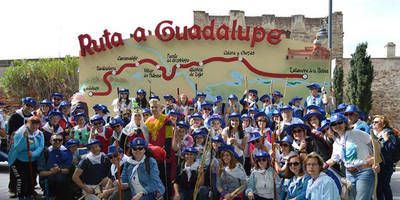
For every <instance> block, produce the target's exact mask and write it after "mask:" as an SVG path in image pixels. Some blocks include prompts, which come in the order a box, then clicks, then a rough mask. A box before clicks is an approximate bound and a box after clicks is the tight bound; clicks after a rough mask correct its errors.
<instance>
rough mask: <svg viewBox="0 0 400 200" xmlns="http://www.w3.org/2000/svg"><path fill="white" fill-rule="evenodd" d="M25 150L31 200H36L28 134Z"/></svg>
mask: <svg viewBox="0 0 400 200" xmlns="http://www.w3.org/2000/svg"><path fill="white" fill-rule="evenodd" d="M26 131H28V130H26ZM26 148H27V153H28V165H29V173H30V174H29V176H30V177H31V186H32V188H31V189H32V193H33V194H32V199H33V200H35V199H36V196H35V194H34V193H35V185H34V184H35V182H34V179H33V167H32V157H31V154H30V153H29V152H30V149H31V145H30V143H29V132H28V134H27V136H26Z"/></svg>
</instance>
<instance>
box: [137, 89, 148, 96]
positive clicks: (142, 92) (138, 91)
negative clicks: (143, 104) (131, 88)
mask: <svg viewBox="0 0 400 200" xmlns="http://www.w3.org/2000/svg"><path fill="white" fill-rule="evenodd" d="M136 94H137V95H139V94H144V95H146V91H145V90H144V89H141V88H140V89H138V90H137V91H136Z"/></svg>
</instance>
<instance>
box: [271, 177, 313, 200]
mask: <svg viewBox="0 0 400 200" xmlns="http://www.w3.org/2000/svg"><path fill="white" fill-rule="evenodd" d="M310 178H311V177H310V176H308V175H304V176H303V178H301V179H300V180H299V181H298V182H297V183H295V179H296V177H293V178H291V179H285V180H284V183H283V184H282V186H281V193H280V195H279V197H280V200H288V199H292V198H294V197H296V200H306V191H307V184H308V180H310Z"/></svg>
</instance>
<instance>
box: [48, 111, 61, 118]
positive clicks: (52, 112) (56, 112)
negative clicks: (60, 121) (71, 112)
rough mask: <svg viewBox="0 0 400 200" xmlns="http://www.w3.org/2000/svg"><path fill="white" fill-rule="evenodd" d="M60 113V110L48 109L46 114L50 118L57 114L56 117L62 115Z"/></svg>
mask: <svg viewBox="0 0 400 200" xmlns="http://www.w3.org/2000/svg"><path fill="white" fill-rule="evenodd" d="M62 115H63V114H62V113H61V112H60V111H58V110H52V111H50V112H49V114H48V116H47V117H48V118H49V119H50V118H52V117H54V116H58V117H62Z"/></svg>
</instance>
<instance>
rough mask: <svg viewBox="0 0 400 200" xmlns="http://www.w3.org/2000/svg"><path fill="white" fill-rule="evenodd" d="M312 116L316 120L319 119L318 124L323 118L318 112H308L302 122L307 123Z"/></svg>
mask: <svg viewBox="0 0 400 200" xmlns="http://www.w3.org/2000/svg"><path fill="white" fill-rule="evenodd" d="M313 116H315V117H317V118H318V119H319V121H320V122H321V121H322V119H323V117H324V116H322V113H320V112H318V111H317V112H315V111H311V112H308V113H307V114H305V115H304V117H303V120H304V121H308V120H310V118H311V117H313Z"/></svg>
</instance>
